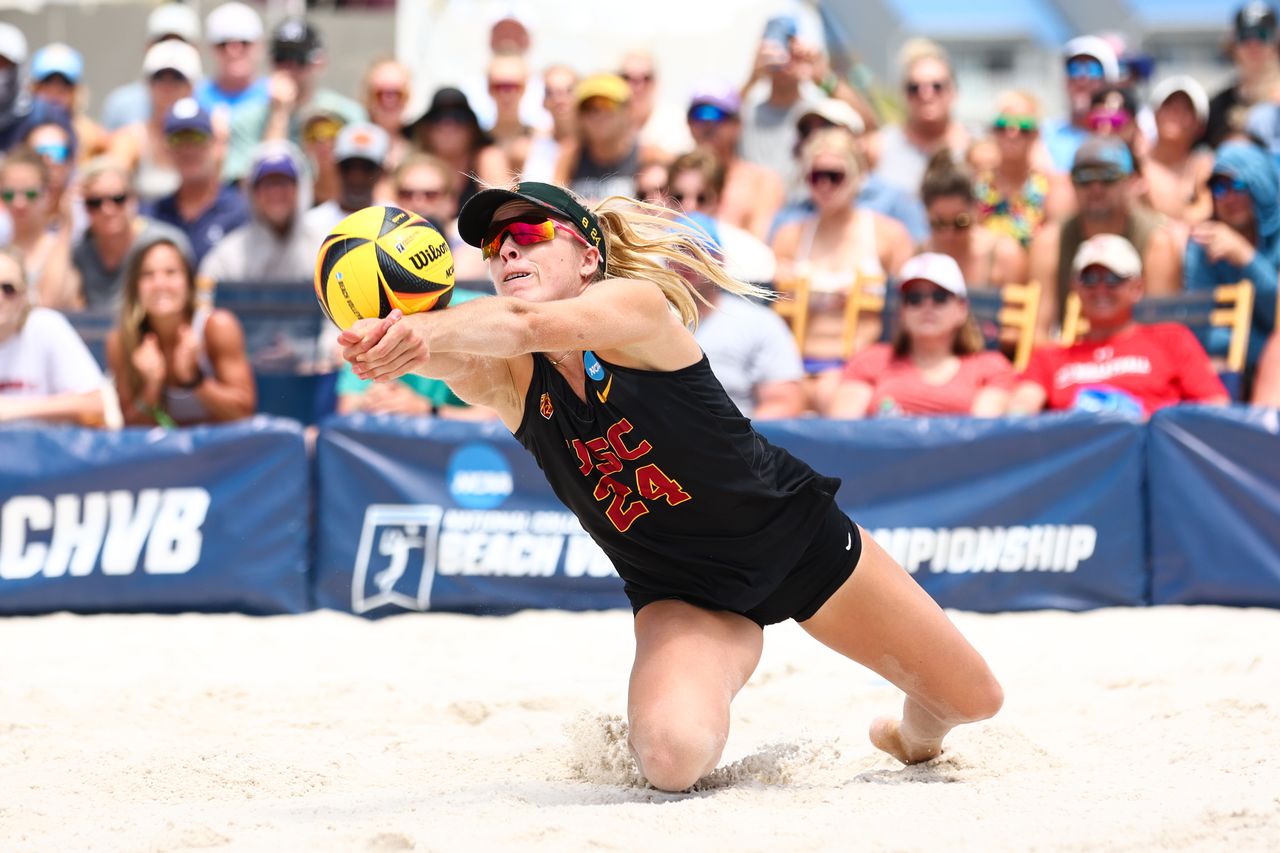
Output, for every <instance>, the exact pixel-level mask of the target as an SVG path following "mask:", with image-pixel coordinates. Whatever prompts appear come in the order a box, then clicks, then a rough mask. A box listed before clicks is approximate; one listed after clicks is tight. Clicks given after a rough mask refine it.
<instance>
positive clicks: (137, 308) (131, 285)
mask: <svg viewBox="0 0 1280 853" xmlns="http://www.w3.org/2000/svg"><path fill="white" fill-rule="evenodd" d="M157 246H170V247H171V248H172V249H173V250H174V251H175V252H177V253H178V257H179V258H181V259H182V267H183V269H184V270H185V271H186V274H187V299H186V303H185V305H184V306H183V311H184V313H185V314H186V317H187V319H188V320H190V319H191V318H192V317H194V316H195V313H196V273H195V268H194V267H193V266H192V264H191V258H190V257H189V256H188V255H187V251H186V249H184V248H183V247H182V246H179V245H178V244H177V243H176V242H174V241H173V240H171V239H169V238H168V237H156V238H154V239H150V240H147V241H146V242H144V243H142V244H141V245H137V246H134V247H133V248H132V249H130V254H129V261H128V266H127V268H126V271H125V277H124V292H123V294H122V296H121V299H120V352H121V354H122V358H123V361H124V375H125V383H126V384H127V386H128V387H129V388H130V389H132V391H133V392H134V393H135V394H137V393H138V392H140V391H141V390H142V374H140V373H138V368H136V367H134V365H133V353H134V351H135V350H137V348H138V347H139V346H141V344H142V338H143V336H144V335H145V334H146V333H147V331H148V330H149V328H150V324H149V323H148V321H147V311H146V309H145V308H143V307H142V305H141V303H140V302H139V301H138V282H139V280H140V279H141V278H142V262H143V261H144V260H145V259H146V257H147V255H149V254H151V252H152V250H153V249H155V248H156V247H157Z"/></svg>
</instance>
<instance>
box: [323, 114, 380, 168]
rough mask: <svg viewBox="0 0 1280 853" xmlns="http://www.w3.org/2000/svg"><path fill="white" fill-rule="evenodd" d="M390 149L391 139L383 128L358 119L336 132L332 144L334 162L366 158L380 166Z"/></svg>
mask: <svg viewBox="0 0 1280 853" xmlns="http://www.w3.org/2000/svg"><path fill="white" fill-rule="evenodd" d="M390 149H391V140H390V138H388V136H387V132H386V131H385V130H383V129H382V128H380V127H378V126H377V125H376V124H371V123H370V122H367V121H358V122H355V123H353V124H349V125H347V126H346V127H344V128H342V130H340V131H339V132H338V139H337V141H335V142H334V144H333V159H334V162H336V163H341V162H342V161H343V160H368V161H369V162H370V163H377V164H378V165H379V166H381V165H383V161H385V160H386V159H387V152H388V151H389V150H390Z"/></svg>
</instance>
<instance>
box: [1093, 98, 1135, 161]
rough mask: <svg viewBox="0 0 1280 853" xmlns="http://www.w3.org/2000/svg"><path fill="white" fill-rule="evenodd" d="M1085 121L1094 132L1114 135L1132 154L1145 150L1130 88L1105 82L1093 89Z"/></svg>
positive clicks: (1095, 133)
mask: <svg viewBox="0 0 1280 853" xmlns="http://www.w3.org/2000/svg"><path fill="white" fill-rule="evenodd" d="M1090 104H1091V105H1090V107H1089V115H1088V116H1087V117H1086V118H1085V123H1086V124H1087V125H1088V127H1089V131H1090V132H1091V133H1092V134H1094V135H1095V136H1118V137H1120V138H1121V139H1123V140H1124V144H1125V145H1128V146H1129V150H1130V151H1131V152H1133V153H1134V155H1135V156H1137V154H1139V153H1145V152H1146V150H1147V140H1146V138H1145V137H1144V136H1143V135H1142V131H1141V129H1139V127H1138V101H1137V99H1136V98H1134V96H1133V91H1132V90H1131V89H1123V88H1120V87H1117V86H1109V87H1107V88H1105V89H1103V90H1102V91H1100V92H1095V93H1094V95H1093V99H1092V101H1091V102H1090Z"/></svg>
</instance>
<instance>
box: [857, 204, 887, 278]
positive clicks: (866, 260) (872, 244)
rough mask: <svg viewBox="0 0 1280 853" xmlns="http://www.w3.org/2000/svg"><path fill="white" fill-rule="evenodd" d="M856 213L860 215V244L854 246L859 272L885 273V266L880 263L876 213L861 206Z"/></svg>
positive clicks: (864, 273)
mask: <svg viewBox="0 0 1280 853" xmlns="http://www.w3.org/2000/svg"><path fill="white" fill-rule="evenodd" d="M854 215H855V216H857V217H858V224H857V235H858V244H857V246H856V247H855V248H854V252H855V255H854V259H855V262H856V263H857V267H858V272H859V273H860V274H861V275H865V276H878V275H884V266H883V265H882V264H881V263H880V251H879V249H878V248H877V246H876V217H875V214H874V213H872V212H871V211H870V210H867V209H866V208H863V207H860V208H858V210H857V212H856V213H855V214H854Z"/></svg>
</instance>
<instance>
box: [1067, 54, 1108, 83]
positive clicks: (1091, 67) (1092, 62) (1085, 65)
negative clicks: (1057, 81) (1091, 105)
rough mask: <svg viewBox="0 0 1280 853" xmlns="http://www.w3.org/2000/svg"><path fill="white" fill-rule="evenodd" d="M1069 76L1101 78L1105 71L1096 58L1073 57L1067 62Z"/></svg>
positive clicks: (1073, 77)
mask: <svg viewBox="0 0 1280 853" xmlns="http://www.w3.org/2000/svg"><path fill="white" fill-rule="evenodd" d="M1067 76H1068V77H1070V78H1071V79H1072V80H1081V79H1084V80H1101V79H1102V78H1103V77H1104V76H1105V72H1104V71H1103V70H1102V63H1101V62H1099V61H1098V60H1096V59H1087V58H1084V59H1073V60H1071V61H1070V62H1068V63H1067Z"/></svg>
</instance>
